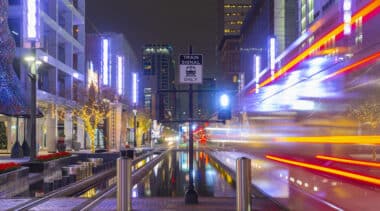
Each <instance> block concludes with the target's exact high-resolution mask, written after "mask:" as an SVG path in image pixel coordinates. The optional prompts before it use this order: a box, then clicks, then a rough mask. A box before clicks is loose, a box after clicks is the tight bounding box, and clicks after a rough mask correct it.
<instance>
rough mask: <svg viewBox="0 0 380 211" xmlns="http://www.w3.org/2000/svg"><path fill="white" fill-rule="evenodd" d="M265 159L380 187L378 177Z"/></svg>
mask: <svg viewBox="0 0 380 211" xmlns="http://www.w3.org/2000/svg"><path fill="white" fill-rule="evenodd" d="M265 157H266V158H268V159H270V160H275V161H278V162H281V163H286V164H290V165H293V166H299V167H304V168H308V169H312V170H316V171H321V172H325V173H329V174H334V175H338V176H343V177H347V178H350V179H353V180H357V181H361V182H367V183H371V184H375V185H380V179H379V178H376V177H370V176H365V175H360V174H356V173H351V172H348V171H343V170H338V169H333V168H328V167H323V166H318V165H314V164H309V163H303V162H299V161H294V160H289V159H284V158H280V157H275V156H271V155H266V156H265Z"/></svg>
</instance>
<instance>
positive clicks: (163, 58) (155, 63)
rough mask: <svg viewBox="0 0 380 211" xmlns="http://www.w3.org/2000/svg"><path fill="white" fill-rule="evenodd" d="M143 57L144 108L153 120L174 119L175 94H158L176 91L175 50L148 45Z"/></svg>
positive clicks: (141, 86)
mask: <svg viewBox="0 0 380 211" xmlns="http://www.w3.org/2000/svg"><path fill="white" fill-rule="evenodd" d="M142 56H143V58H142V64H143V68H142V69H143V71H142V74H141V75H142V76H141V79H142V80H141V81H140V83H139V85H140V88H139V89H140V90H141V91H140V99H141V100H142V102H143V106H144V108H145V110H146V111H148V112H149V113H150V114H151V116H152V118H153V119H160V120H164V119H166V120H169V119H173V118H174V117H175V116H176V106H175V105H176V102H175V93H168V92H165V93H164V92H162V93H158V91H163V90H174V89H175V71H174V69H175V68H174V65H175V63H174V59H173V48H172V46H171V45H161V44H148V45H145V46H144V47H143V49H142Z"/></svg>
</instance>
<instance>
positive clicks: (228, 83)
mask: <svg viewBox="0 0 380 211" xmlns="http://www.w3.org/2000/svg"><path fill="white" fill-rule="evenodd" d="M251 8H252V0H224V1H223V9H222V10H220V11H219V12H221V11H222V12H223V15H220V16H219V17H218V18H222V21H223V30H222V31H223V37H222V38H221V40H220V43H219V46H218V55H219V58H218V60H219V62H218V63H219V69H220V71H221V72H222V73H223V74H221V75H220V76H218V77H217V81H218V87H219V88H222V89H226V90H238V84H239V81H240V78H241V73H240V72H241V71H240V30H241V27H242V25H243V23H244V19H245V17H246V15H247V13H248V12H249V10H250V9H251ZM219 27H220V26H219Z"/></svg>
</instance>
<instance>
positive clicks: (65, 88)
mask: <svg viewBox="0 0 380 211" xmlns="http://www.w3.org/2000/svg"><path fill="white" fill-rule="evenodd" d="M8 22H9V28H10V31H11V33H12V35H13V37H14V39H15V41H16V45H17V50H16V58H15V61H14V69H15V71H16V73H17V75H18V76H19V78H20V80H21V83H22V86H23V87H24V88H25V90H27V91H28V90H31V89H30V85H31V84H30V80H29V78H28V73H29V72H30V67H29V65H28V64H27V63H26V62H25V57H26V56H28V55H31V53H32V48H36V55H35V56H36V57H37V59H38V60H39V61H41V63H42V64H41V65H40V66H39V68H38V69H37V75H38V79H37V101H38V102H37V103H38V107H39V109H40V110H41V111H42V113H43V114H44V116H43V117H42V118H39V119H37V137H36V140H37V146H38V147H39V149H41V150H47V151H49V152H53V151H54V152H55V151H56V144H57V140H58V137H65V142H66V144H67V146H68V147H69V148H70V147H71V143H72V141H73V140H78V141H83V137H84V129H83V126H82V125H81V124H80V123H78V124H75V123H73V121H72V108H73V106H74V105H75V104H76V101H77V100H78V98H79V96H78V90H79V89H80V87H81V86H83V84H84V80H85V76H84V75H85V0H73V1H66V0H54V1H51V0H40V1H29V0H28V1H13V0H11V1H9V18H8ZM34 26H35V27H34ZM31 40H33V42H32V41H31ZM27 96H30V93H27ZM0 122H7V124H6V125H7V128H6V130H7V133H8V134H9V136H8V137H9V140H8V144H7V145H6V146H4V147H3V150H6V151H9V150H10V147H11V145H10V144H11V143H14V142H15V136H14V134H15V130H13V129H11V128H14V127H15V122H16V120H15V119H14V118H9V117H4V116H0ZM24 127H25V123H24V121H22V120H21V123H20V127H19V132H20V133H19V134H20V135H21V136H22V134H23V129H24ZM19 139H20V140H22V139H23V137H21V138H20V137H19ZM26 139H27V140H30V138H26Z"/></svg>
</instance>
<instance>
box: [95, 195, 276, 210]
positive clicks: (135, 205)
mask: <svg viewBox="0 0 380 211" xmlns="http://www.w3.org/2000/svg"><path fill="white" fill-rule="evenodd" d="M198 200H199V203H198V204H195V205H187V204H185V200H184V198H183V197H175V198H167V197H152V198H136V199H133V200H132V209H133V210H144V211H155V210H167V211H169V210H170V211H174V210H180V211H191V210H194V211H195V210H196V211H211V210H218V211H223V210H225V211H231V210H236V199H235V198H224V197H220V198H219V197H218V198H215V197H200V198H199V199H198ZM104 210H110V211H112V210H116V199H115V198H110V199H106V200H103V201H102V202H101V203H100V204H98V206H96V207H95V208H94V209H93V211H104ZM252 210H265V211H276V210H280V209H279V208H278V207H277V206H275V205H274V204H273V203H272V202H270V201H269V200H264V199H253V200H252Z"/></svg>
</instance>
